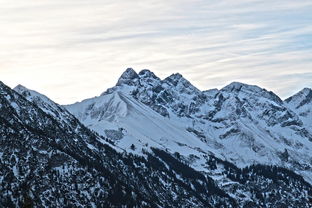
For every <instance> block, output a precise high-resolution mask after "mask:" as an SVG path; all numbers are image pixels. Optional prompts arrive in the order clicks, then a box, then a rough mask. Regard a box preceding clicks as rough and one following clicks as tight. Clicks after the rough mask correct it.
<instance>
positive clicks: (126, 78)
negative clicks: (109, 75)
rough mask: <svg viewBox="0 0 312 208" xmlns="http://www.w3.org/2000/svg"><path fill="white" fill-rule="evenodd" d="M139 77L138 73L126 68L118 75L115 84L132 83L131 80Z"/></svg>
mask: <svg viewBox="0 0 312 208" xmlns="http://www.w3.org/2000/svg"><path fill="white" fill-rule="evenodd" d="M136 78H139V76H138V74H137V73H136V72H135V71H134V70H133V69H132V68H127V69H126V71H125V72H124V73H122V75H121V76H120V78H119V79H118V82H117V84H116V85H117V86H120V85H122V84H127V85H133V80H134V79H136Z"/></svg>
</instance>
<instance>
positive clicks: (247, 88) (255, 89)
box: [221, 82, 283, 104]
mask: <svg viewBox="0 0 312 208" xmlns="http://www.w3.org/2000/svg"><path fill="white" fill-rule="evenodd" d="M221 91H223V92H228V93H234V94H237V95H238V94H246V95H255V96H258V97H264V98H267V99H270V100H272V101H274V102H276V103H279V104H282V103H283V101H282V99H281V98H280V97H279V96H278V95H276V94H275V93H274V92H272V91H268V90H266V89H264V88H261V87H259V86H257V85H249V84H244V83H241V82H232V83H231V84H229V85H227V86H225V87H223V88H222V89H221Z"/></svg>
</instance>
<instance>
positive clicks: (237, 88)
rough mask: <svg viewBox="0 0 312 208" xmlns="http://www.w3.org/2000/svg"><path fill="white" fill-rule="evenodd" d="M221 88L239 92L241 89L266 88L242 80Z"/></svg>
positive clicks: (256, 89) (251, 90) (254, 90)
mask: <svg viewBox="0 0 312 208" xmlns="http://www.w3.org/2000/svg"><path fill="white" fill-rule="evenodd" d="M221 90H222V91H227V92H239V91H241V90H244V91H250V92H260V91H263V90H264V89H262V88H260V87H258V86H257V85H249V84H245V83H241V82H232V83H230V84H229V85H226V86H225V87H223V88H222V89H221Z"/></svg>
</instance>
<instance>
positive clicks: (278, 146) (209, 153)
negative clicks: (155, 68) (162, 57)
mask: <svg viewBox="0 0 312 208" xmlns="http://www.w3.org/2000/svg"><path fill="white" fill-rule="evenodd" d="M311 92H312V91H311V89H308V88H306V89H304V90H302V91H301V92H299V93H297V94H296V95H294V96H292V97H290V98H288V99H286V100H285V101H283V100H281V99H280V98H279V97H278V96H277V95H275V94H274V93H273V92H270V91H267V90H265V89H262V88H260V87H257V86H250V85H246V84H242V83H232V84H230V85H228V86H226V87H224V88H223V89H221V90H217V89H213V90H208V91H200V90H198V89H197V88H196V87H194V86H193V85H192V84H191V83H190V82H189V81H187V80H186V79H184V78H183V76H182V75H180V74H173V75H171V76H169V77H168V78H166V79H164V80H161V79H160V78H158V77H157V76H156V75H155V74H154V73H153V72H151V71H149V70H142V71H141V72H140V73H136V72H135V71H134V70H133V69H130V68H129V69H127V70H126V71H125V72H124V73H123V74H122V76H121V77H120V79H119V80H118V82H117V84H116V86H114V87H113V88H110V89H108V90H106V91H105V92H104V93H102V94H101V95H100V96H98V97H95V98H91V99H87V100H84V101H82V102H79V103H75V104H72V105H67V106H61V105H58V104H56V103H54V102H53V101H52V100H50V99H49V98H48V97H46V96H44V95H42V94H40V93H38V92H36V91H33V90H29V89H27V88H25V87H23V86H21V85H19V86H17V87H16V88H14V90H12V89H10V88H9V87H7V86H6V85H4V84H3V83H1V82H0V207H246V208H247V207H311V205H312V204H311V201H312V186H311V182H312V169H311V166H312V164H311V163H312V162H311V161H312V158H311V155H310V153H311V150H312V132H311V130H310V129H311V121H312V118H311V117H312V116H311V115H312V114H311V111H312V102H311V101H312V99H311V94H312V93H311Z"/></svg>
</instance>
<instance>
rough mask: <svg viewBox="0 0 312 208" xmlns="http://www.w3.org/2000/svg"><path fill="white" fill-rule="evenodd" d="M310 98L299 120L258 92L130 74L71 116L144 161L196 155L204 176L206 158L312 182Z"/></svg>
mask: <svg viewBox="0 0 312 208" xmlns="http://www.w3.org/2000/svg"><path fill="white" fill-rule="evenodd" d="M306 94H307V96H306V97H307V98H302V100H304V101H300V103H302V104H303V105H302V106H301V107H300V109H304V111H302V112H301V111H300V112H299V111H297V110H296V109H294V108H292V107H290V106H289V105H290V104H289V103H288V102H287V100H286V101H285V102H284V101H283V100H281V99H280V98H279V97H278V96H277V95H276V94H274V93H273V92H271V91H267V90H266V89H263V88H260V87H258V86H253V85H247V84H243V83H238V82H234V83H231V84H229V85H228V86H226V87H224V88H222V89H220V90H217V89H214V90H208V91H203V92H202V91H200V90H198V89H197V88H196V87H194V86H193V85H192V84H191V83H190V82H189V81H187V80H186V79H185V78H184V77H183V76H182V75H181V74H173V75H171V76H169V77H167V78H165V79H163V80H161V79H160V78H158V77H157V76H156V75H155V74H154V73H153V72H151V71H149V70H142V71H141V72H139V73H136V72H135V71H134V70H133V69H131V68H129V69H127V70H126V71H125V72H124V73H123V74H122V75H121V77H120V78H119V80H118V82H117V84H116V86H114V87H113V88H110V89H108V90H107V91H105V92H104V93H102V94H101V96H99V97H96V98H93V99H92V98H91V99H87V100H85V101H82V102H79V103H75V104H73V105H68V106H65V108H67V109H68V110H69V111H70V112H71V113H72V114H73V115H75V116H76V117H77V118H78V119H79V120H80V121H81V122H82V123H84V124H85V125H86V126H88V127H89V128H91V129H93V130H95V131H96V132H98V133H99V134H100V135H103V136H107V137H110V138H112V139H114V140H115V143H116V145H117V146H120V147H122V148H124V149H128V150H129V151H131V149H130V146H131V144H132V143H133V144H135V145H136V146H138V147H140V148H138V149H137V151H135V152H136V153H137V154H140V152H141V150H140V149H141V148H145V147H146V146H149V147H150V146H152V147H157V148H162V149H167V150H169V151H170V152H172V153H174V152H179V153H181V154H182V155H184V156H185V157H186V158H189V157H190V156H191V155H195V156H196V157H195V158H196V159H193V160H192V161H191V162H190V163H191V166H192V167H193V168H195V169H197V170H201V171H205V168H204V166H205V160H204V159H203V157H204V156H203V155H205V154H212V155H214V156H216V157H218V158H222V159H224V160H227V161H230V162H232V163H234V164H236V165H237V166H239V167H245V166H247V165H252V164H266V165H278V166H281V167H285V168H289V169H292V170H294V171H296V172H297V173H298V174H301V175H302V176H304V177H305V179H306V180H308V181H309V182H312V163H311V161H312V155H311V152H312V130H311V128H310V126H311V122H310V121H311V120H309V119H311V118H312V117H311V114H309V112H310V111H309V109H311V104H310V103H309V102H308V100H309V95H308V94H309V93H306ZM293 100H294V99H293ZM298 102H299V101H298ZM304 115H305V116H304ZM113 132H115V133H114V134H113ZM116 135H117V136H116Z"/></svg>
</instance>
